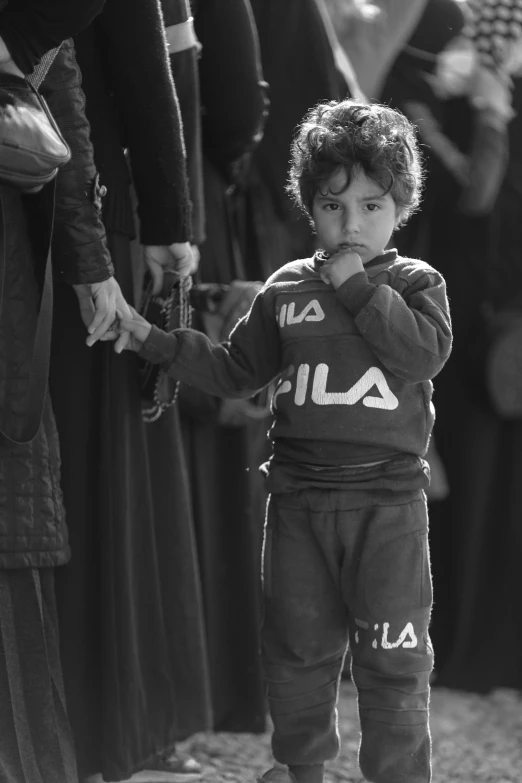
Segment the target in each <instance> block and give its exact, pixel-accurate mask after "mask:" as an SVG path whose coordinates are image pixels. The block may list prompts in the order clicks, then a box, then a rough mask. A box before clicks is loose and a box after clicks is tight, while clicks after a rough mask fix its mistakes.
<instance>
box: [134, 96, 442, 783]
mask: <svg viewBox="0 0 522 783" xmlns="http://www.w3.org/2000/svg"><path fill="white" fill-rule="evenodd" d="M421 179H422V172H421V165H420V156H419V150H418V148H417V143H416V139H415V133H414V130H413V127H412V125H411V124H410V123H409V121H408V120H407V119H406V118H405V117H404V116H403V115H402V114H400V113H399V112H396V111H394V110H392V109H389V108H388V107H385V106H380V105H375V104H374V105H365V104H362V103H358V102H356V101H353V100H346V101H342V102H331V103H325V104H320V105H318V106H316V107H315V108H313V109H312V110H311V111H310V112H309V113H308V115H307V116H306V117H305V119H304V120H303V122H302V124H301V126H300V128H299V130H298V133H297V136H296V138H295V141H294V144H293V150H292V164H291V172H290V185H289V189H290V191H291V192H292V193H293V194H294V196H295V198H296V199H297V201H298V203H299V204H300V205H301V207H302V208H303V209H304V210H305V212H307V214H308V215H309V216H310V217H311V219H312V220H313V225H314V227H315V231H316V232H317V238H318V242H319V245H320V247H321V250H320V251H318V252H317V253H316V254H315V256H314V257H313V258H309V259H305V260H302V261H294V262H292V263H289V264H287V265H286V266H284V267H282V269H280V270H279V271H278V272H276V273H275V274H274V275H272V277H271V278H270V279H269V280H268V281H267V282H266V284H265V285H264V287H263V289H262V290H261V291H260V293H259V294H258V295H257V297H256V299H255V300H254V302H253V304H252V307H251V309H250V311H249V313H248V314H247V315H246V316H245V317H244V318H243V319H241V320H240V321H239V323H238V324H237V326H236V328H235V329H234V331H233V332H232V334H231V336H230V341H229V342H226V343H222V344H220V345H212V344H211V342H210V341H209V340H208V339H207V338H206V337H205V335H203V334H200V333H198V332H194V331H191V330H187V329H179V330H176V331H175V332H173V333H171V334H166V333H165V332H162V331H160V330H158V329H157V328H155V327H152V328H151V326H150V324H148V323H147V322H146V321H145V320H144V319H143V318H141V317H140V316H139V315H138V314H137V313H135V312H134V320H132V321H127V320H124V321H122V325H121V326H122V329H124V330H126V331H128V332H130V333H131V335H132V348H133V349H134V350H140V352H141V355H142V356H143V357H146V358H147V359H149V360H151V361H153V362H158V363H163V365H164V366H165V368H167V371H168V373H169V374H171V375H172V376H173V377H175V378H177V379H180V380H182V381H185V382H186V383H189V384H192V385H194V386H197V387H199V388H202V389H204V390H206V391H209V392H211V393H212V394H215V395H220V396H222V397H248V396H251V395H252V394H254V393H255V392H256V391H258V390H259V389H261V388H262V387H264V386H266V384H268V383H269V382H270V381H272V380H273V379H275V378H278V379H279V380H278V385H277V388H276V391H275V393H274V397H273V412H274V424H273V426H272V428H271V430H270V438H271V440H272V443H273V455H272V458H271V460H270V462H269V463H268V464H267V465H266V466H264V468H265V472H266V474H267V482H268V489H269V492H270V493H271V494H270V498H269V502H268V510H267V523H266V531H265V543H264V556H263V560H264V563H263V589H264V622H263V632H262V633H263V659H264V667H265V676H266V683H267V690H268V699H269V707H270V713H271V717H272V720H273V723H274V734H273V742H272V747H273V753H274V757H275V758H276V760H277V761H278V762H280V765H285V766H277V767H275V768H274V769H271V770H269V771H268V772H267V773H265V775H264V776H263V777H262V778H261V779H260V780H261V781H264V783H322V781H323V770H324V762H325V761H327V760H328V759H333V758H334V757H335V756H336V754H337V752H338V749H339V736H338V730H337V711H336V701H337V694H338V683H339V677H340V672H341V670H342V666H343V659H344V655H345V652H346V649H347V645H348V643H349V645H350V649H351V653H352V676H353V681H354V683H355V685H356V687H357V690H358V703H359V715H360V724H361V743H360V750H359V763H360V766H361V770H362V773H363V775H364V776H365V777H366V779H367V780H368V781H372V782H373V783H405V782H406V781H408V783H428V781H429V780H430V775H431V772H430V750H431V748H430V734H429V727H428V700H429V677H430V672H431V670H432V665H433V651H432V648H431V645H430V640H429V636H428V623H429V619H430V608H431V602H432V591H431V578H430V565H429V557H428V543H427V532H428V521H427V512H426V500H425V495H424V489H425V488H426V487H427V485H428V483H429V475H428V468H427V464H426V462H425V461H424V460H423V459H422V457H423V455H424V454H425V453H426V449H427V446H428V441H429V437H430V433H431V429H432V426H433V419H434V409H433V406H432V403H431V396H432V384H431V379H432V378H433V377H434V376H435V375H436V374H437V373H438V372H439V371H440V369H441V368H442V366H443V365H444V363H445V361H446V360H447V358H448V355H449V353H450V349H451V323H450V316H449V310H448V302H447V298H446V291H445V284H444V280H443V279H442V277H441V275H440V274H439V273H438V272H436V271H435V270H434V269H432V268H431V267H429V266H428V265H427V264H425V263H423V262H422V261H416V260H411V259H408V258H399V257H398V256H397V252H396V251H395V250H386V248H387V246H388V242H389V240H390V237H391V236H392V233H393V231H394V229H395V228H396V227H397V226H398V225H399V224H401V223H403V222H404V221H405V220H406V219H407V218H408V216H409V215H410V214H411V212H412V211H413V210H414V209H416V208H417V206H418V203H419V199H420V195H419V191H420V186H421Z"/></svg>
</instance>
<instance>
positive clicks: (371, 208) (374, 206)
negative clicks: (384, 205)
mask: <svg viewBox="0 0 522 783" xmlns="http://www.w3.org/2000/svg"><path fill="white" fill-rule="evenodd" d="M366 209H368V210H369V211H370V212H376V211H377V210H378V209H379V205H378V204H366Z"/></svg>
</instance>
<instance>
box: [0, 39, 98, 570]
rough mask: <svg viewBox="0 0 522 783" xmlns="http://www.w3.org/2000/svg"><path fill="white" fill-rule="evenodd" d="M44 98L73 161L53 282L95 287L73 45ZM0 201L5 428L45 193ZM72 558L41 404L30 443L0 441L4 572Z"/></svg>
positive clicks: (28, 329) (88, 170) (90, 191)
mask: <svg viewBox="0 0 522 783" xmlns="http://www.w3.org/2000/svg"><path fill="white" fill-rule="evenodd" d="M42 92H43V93H45V95H46V98H47V100H48V102H49V105H50V108H51V110H52V111H53V113H54V114H55V116H56V119H57V122H58V124H59V125H60V127H61V129H62V132H63V133H64V135H65V136H66V138H67V140H68V142H69V144H70V146H71V151H72V158H71V161H70V162H69V163H68V164H67V166H66V167H65V168H64V169H63V170H62V171H61V172H60V173H59V175H58V179H57V182H56V194H57V195H56V219H55V224H54V232H55V233H54V240H53V259H54V262H55V264H54V266H55V273H56V274H58V275H60V276H62V277H63V278H64V279H65V280H66V281H67V282H69V283H94V282H100V281H102V280H105V279H107V278H108V277H110V276H111V274H112V264H111V261H110V257H109V253H108V251H107V248H106V244H105V232H104V229H103V225H102V223H101V220H100V214H99V210H100V207H99V205H98V201H99V193H98V192H97V179H96V173H95V169H94V165H93V159H92V148H91V145H90V141H89V133H88V125H87V123H86V121H85V118H84V116H83V97H82V94H81V90H80V74H79V71H78V67H77V65H76V63H75V60H74V49H73V46H72V43H71V42H67V43H66V44H64V46H63V48H62V49H61V50H60V53H59V55H58V57H57V58H56V60H55V62H54V64H53V66H52V68H51V71H50V73H49V75H48V77H47V79H46V81H45V83H44V86H43V88H42ZM0 199H1V203H2V211H3V221H2V226H1V228H2V234H3V252H4V263H5V288H4V296H3V301H2V306H1V313H0V411H1V417H0V420H1V421H0V425H3V427H4V428H5V425H6V424H8V423H9V421H10V419H12V418H15V419H16V417H19V416H20V415H21V412H22V407H21V406H22V404H23V401H24V390H25V388H26V384H27V378H28V375H29V372H30V367H31V358H32V345H33V341H34V333H35V329H36V322H37V313H38V306H39V287H40V283H41V277H42V272H43V268H44V263H45V258H46V250H47V245H48V238H49V228H50V225H49V223H50V214H51V213H50V201H49V199H50V192H49V189H48V188H47V189H44V191H42V192H41V193H40V194H38V195H36V196H26V197H21V196H20V195H19V194H18V193H16V192H15V191H13V190H12V189H10V188H7V187H4V188H1V189H0ZM78 415H81V411H78ZM68 559H69V546H68V543H67V530H66V526H65V513H64V510H63V505H62V495H61V490H60V457H59V446H58V437H57V432H56V426H55V422H54V416H53V413H52V409H51V404H50V401H49V399H48V397H47V398H46V400H45V402H44V409H43V417H42V422H41V425H40V429H39V431H38V434H37V435H36V437H35V438H34V439H33V440H32V441H31V442H30V443H27V444H24V445H17V444H14V443H12V442H11V441H9V440H8V439H7V438H5V437H4V436H3V435H0V567H2V568H21V567H32V568H39V567H43V566H55V565H60V564H62V563H65V562H66V561H67V560H68Z"/></svg>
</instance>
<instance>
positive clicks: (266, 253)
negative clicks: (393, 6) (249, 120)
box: [244, 0, 362, 280]
mask: <svg viewBox="0 0 522 783" xmlns="http://www.w3.org/2000/svg"><path fill="white" fill-rule="evenodd" d="M251 2H252V9H253V12H254V17H255V21H256V25H257V29H258V32H259V41H260V47H261V62H262V65H263V72H264V76H265V78H266V80H267V82H268V84H269V92H268V95H269V99H270V112H269V116H268V120H267V123H266V128H265V132H264V135H263V138H262V139H261V142H260V144H259V146H258V147H257V148H256V149H255V150H254V153H253V155H252V161H251V165H250V168H249V171H248V177H247V188H246V194H245V196H246V202H247V204H246V208H245V209H246V213H247V228H246V230H245V231H244V246H245V251H244V252H245V258H246V263H247V270H248V273H249V275H250V276H251V277H252V278H253V279H258V278H259V279H262V280H266V279H267V278H268V277H269V276H270V275H271V274H272V273H273V272H274V271H275V270H276V269H279V267H281V266H282V265H283V264H285V263H286V262H287V260H288V258H304V257H306V256H308V255H310V254H311V253H313V250H314V248H315V239H314V236H313V232H312V230H311V228H310V225H309V223H308V221H307V220H306V219H305V218H304V217H303V215H302V214H301V213H300V211H299V210H298V209H297V208H296V206H295V205H294V204H293V202H292V200H291V199H290V198H289V196H288V194H287V192H286V181H287V173H288V150H289V147H290V143H291V141H292V138H293V134H294V131H295V128H296V126H297V124H298V123H299V122H300V121H301V119H302V117H303V115H304V113H305V112H306V111H307V110H308V109H309V108H310V106H313V105H314V104H315V103H317V101H319V100H334V99H342V98H346V97H357V98H359V97H362V94H361V91H360V88H359V86H358V83H357V79H356V77H355V74H354V71H353V69H352V67H351V65H350V61H349V58H347V56H346V54H345V53H344V52H342V50H341V47H340V44H339V41H338V39H337V37H336V35H335V31H334V29H333V25H332V22H331V20H330V17H329V14H328V10H327V7H326V5H325V3H324V0H288V2H285V3H280V2H278V0H251ZM303 75H304V76H303Z"/></svg>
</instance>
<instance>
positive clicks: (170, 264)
mask: <svg viewBox="0 0 522 783" xmlns="http://www.w3.org/2000/svg"><path fill="white" fill-rule="evenodd" d="M143 258H144V260H145V263H146V265H147V268H148V270H149V272H150V274H151V277H152V282H153V286H152V293H153V294H154V296H157V295H158V294H159V293H160V291H161V289H162V287H163V274H164V270H165V269H170V270H172V271H173V272H175V273H176V274H177V275H178V276H179V277H188V275H192V274H194V272H195V271H196V270H197V268H198V263H199V250H198V249H197V248H196V247H193V246H192V245H191V244H190V242H174V243H173V244H172V245H145V246H144V247H143Z"/></svg>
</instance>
